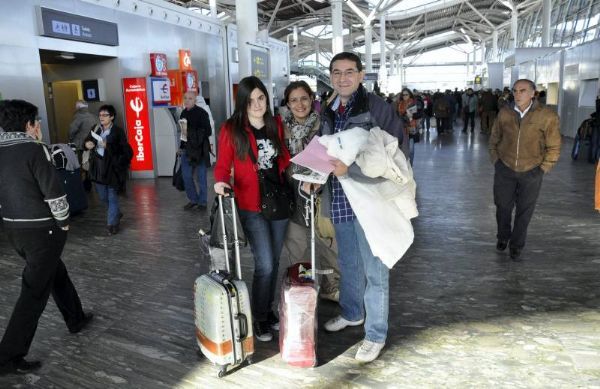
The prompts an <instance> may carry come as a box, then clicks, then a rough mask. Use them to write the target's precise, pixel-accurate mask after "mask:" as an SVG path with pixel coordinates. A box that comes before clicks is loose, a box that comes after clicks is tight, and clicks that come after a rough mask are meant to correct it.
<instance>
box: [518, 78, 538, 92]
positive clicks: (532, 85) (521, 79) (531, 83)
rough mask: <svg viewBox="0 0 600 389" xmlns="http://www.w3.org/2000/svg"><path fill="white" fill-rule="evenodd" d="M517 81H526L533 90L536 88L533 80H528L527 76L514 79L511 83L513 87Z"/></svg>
mask: <svg viewBox="0 0 600 389" xmlns="http://www.w3.org/2000/svg"><path fill="white" fill-rule="evenodd" d="M517 82H526V83H528V84H529V86H530V87H531V89H532V90H535V88H536V85H535V82H533V81H531V80H529V79H527V78H520V79H518V80H517V81H515V83H514V84H513V88H514V87H515V85H517Z"/></svg>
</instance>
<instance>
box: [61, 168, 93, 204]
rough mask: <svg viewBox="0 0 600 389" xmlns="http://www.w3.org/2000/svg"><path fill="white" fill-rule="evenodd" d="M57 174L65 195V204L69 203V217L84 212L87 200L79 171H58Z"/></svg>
mask: <svg viewBox="0 0 600 389" xmlns="http://www.w3.org/2000/svg"><path fill="white" fill-rule="evenodd" d="M58 174H59V175H60V179H61V181H62V182H63V186H64V188H65V193H66V194H67V202H68V203H69V212H70V213H71V215H77V214H78V213H81V212H83V211H85V210H86V209H87V207H88V199H87V195H86V193H85V190H84V189H83V182H82V181H81V171H80V170H79V169H75V170H72V171H70V170H66V169H59V170H58Z"/></svg>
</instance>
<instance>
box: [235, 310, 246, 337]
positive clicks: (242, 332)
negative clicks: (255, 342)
mask: <svg viewBox="0 0 600 389" xmlns="http://www.w3.org/2000/svg"><path fill="white" fill-rule="evenodd" d="M236 319H237V320H238V321H239V323H240V340H243V339H246V337H247V336H248V317H247V316H246V315H244V314H243V313H238V315H237V316H236Z"/></svg>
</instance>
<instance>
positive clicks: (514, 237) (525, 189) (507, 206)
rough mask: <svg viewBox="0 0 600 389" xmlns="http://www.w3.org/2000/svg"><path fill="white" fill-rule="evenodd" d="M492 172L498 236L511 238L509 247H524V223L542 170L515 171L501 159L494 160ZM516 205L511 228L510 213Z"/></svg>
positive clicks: (535, 199) (536, 195)
mask: <svg viewBox="0 0 600 389" xmlns="http://www.w3.org/2000/svg"><path fill="white" fill-rule="evenodd" d="M494 166H495V170H496V173H495V175H494V203H495V204H496V222H497V223H498V235H497V238H498V239H501V240H510V247H514V248H518V249H521V248H523V247H524V246H525V239H526V237H527V226H528V225H529V221H530V220H531V216H532V215H533V211H534V210H535V203H536V201H537V198H538V195H539V194H540V188H541V187H542V179H543V177H544V172H543V171H542V169H541V168H540V167H536V168H534V169H531V170H529V171H527V172H522V173H518V172H515V171H513V170H512V169H510V168H509V167H508V166H506V165H505V164H504V163H502V161H500V160H498V161H497V162H496V164H495V165H494ZM515 207H516V212H515V220H514V227H512V228H511V221H512V212H513V209H514V208H515Z"/></svg>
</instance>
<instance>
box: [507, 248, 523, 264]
mask: <svg viewBox="0 0 600 389" xmlns="http://www.w3.org/2000/svg"><path fill="white" fill-rule="evenodd" d="M510 258H511V259H512V260H513V261H515V262H521V261H522V260H523V259H521V249H518V248H516V247H511V248H510Z"/></svg>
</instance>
